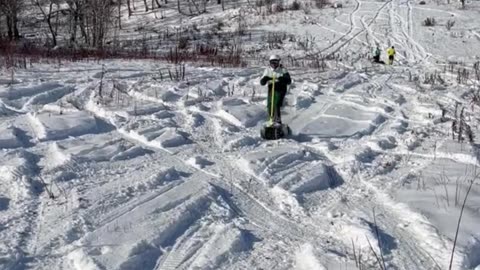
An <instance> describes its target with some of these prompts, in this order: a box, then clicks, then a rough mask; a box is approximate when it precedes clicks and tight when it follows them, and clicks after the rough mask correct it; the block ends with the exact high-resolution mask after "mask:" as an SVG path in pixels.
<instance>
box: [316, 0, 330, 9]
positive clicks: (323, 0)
mask: <svg viewBox="0 0 480 270" xmlns="http://www.w3.org/2000/svg"><path fill="white" fill-rule="evenodd" d="M328 5H330V2H329V1H328V0H315V6H316V7H317V8H325V7H326V6H328Z"/></svg>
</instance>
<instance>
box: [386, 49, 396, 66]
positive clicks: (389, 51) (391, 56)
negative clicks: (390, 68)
mask: <svg viewBox="0 0 480 270" xmlns="http://www.w3.org/2000/svg"><path fill="white" fill-rule="evenodd" d="M387 55H388V64H389V65H393V59H394V58H395V47H394V46H392V47H390V48H388V49H387Z"/></svg>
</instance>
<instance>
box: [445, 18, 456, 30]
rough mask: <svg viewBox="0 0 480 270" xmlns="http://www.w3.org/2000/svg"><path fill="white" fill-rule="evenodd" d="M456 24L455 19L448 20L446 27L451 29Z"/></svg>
mask: <svg viewBox="0 0 480 270" xmlns="http://www.w3.org/2000/svg"><path fill="white" fill-rule="evenodd" d="M454 25H455V21H452V20H448V21H447V24H446V25H445V27H446V28H447V30H448V31H450V29H452V27H453V26H454Z"/></svg>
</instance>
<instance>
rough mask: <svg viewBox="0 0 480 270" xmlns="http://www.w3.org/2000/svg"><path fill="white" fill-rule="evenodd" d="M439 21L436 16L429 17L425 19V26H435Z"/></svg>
mask: <svg viewBox="0 0 480 270" xmlns="http://www.w3.org/2000/svg"><path fill="white" fill-rule="evenodd" d="M436 24H437V22H436V21H435V18H433V17H428V18H426V19H425V20H424V21H423V25H424V26H435V25H436Z"/></svg>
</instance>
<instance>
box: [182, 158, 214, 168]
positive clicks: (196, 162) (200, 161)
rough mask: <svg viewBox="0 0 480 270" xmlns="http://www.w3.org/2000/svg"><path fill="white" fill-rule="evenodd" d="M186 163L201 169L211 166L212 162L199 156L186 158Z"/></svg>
mask: <svg viewBox="0 0 480 270" xmlns="http://www.w3.org/2000/svg"><path fill="white" fill-rule="evenodd" d="M187 163H188V164H190V165H192V166H193V167H195V168H198V169H203V168H205V167H207V166H211V165H213V164H214V163H213V162H211V161H209V160H208V159H205V158H203V157H200V156H196V157H192V158H190V159H188V160H187Z"/></svg>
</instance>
